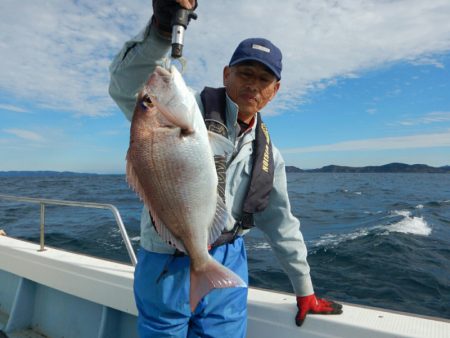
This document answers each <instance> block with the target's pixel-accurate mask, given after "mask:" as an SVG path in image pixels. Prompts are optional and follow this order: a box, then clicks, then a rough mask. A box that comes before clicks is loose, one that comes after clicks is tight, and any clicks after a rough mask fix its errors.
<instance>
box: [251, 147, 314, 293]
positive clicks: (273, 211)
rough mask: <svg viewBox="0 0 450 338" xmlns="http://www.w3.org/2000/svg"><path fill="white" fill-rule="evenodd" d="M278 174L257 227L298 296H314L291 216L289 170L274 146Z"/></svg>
mask: <svg viewBox="0 0 450 338" xmlns="http://www.w3.org/2000/svg"><path fill="white" fill-rule="evenodd" d="M273 154H274V162H275V174H274V183H273V189H272V192H271V193H270V199H269V205H268V206H267V208H266V209H265V210H264V211H262V212H261V213H257V214H255V215H254V217H255V224H256V226H257V227H258V228H259V229H260V230H261V231H262V232H263V233H264V234H265V237H266V240H267V241H268V242H269V244H270V246H271V247H272V249H273V251H274V252H275V255H276V257H277V258H278V260H279V262H280V263H281V266H282V267H283V269H284V271H285V272H286V273H287V274H288V276H289V279H290V280H291V283H292V286H293V288H294V291H295V294H296V295H297V296H307V295H310V294H313V293H314V289H313V285H312V281H311V277H310V274H309V271H310V269H309V265H308V262H307V260H306V256H307V250H306V245H305V242H304V240H303V235H302V233H301V232H300V221H299V220H298V219H297V218H296V217H295V216H294V215H293V214H292V212H291V206H290V203H289V197H288V192H287V182H286V171H285V164H284V160H283V158H282V157H281V154H280V152H279V151H278V150H277V149H276V148H275V147H273Z"/></svg>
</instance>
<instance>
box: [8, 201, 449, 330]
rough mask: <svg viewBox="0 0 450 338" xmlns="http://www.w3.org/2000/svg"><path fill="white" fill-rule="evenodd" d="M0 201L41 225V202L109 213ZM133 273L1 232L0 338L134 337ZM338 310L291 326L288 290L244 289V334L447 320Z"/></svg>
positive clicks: (426, 326) (427, 325) (440, 325)
mask: <svg viewBox="0 0 450 338" xmlns="http://www.w3.org/2000/svg"><path fill="white" fill-rule="evenodd" d="M0 199H9V200H20V201H23V202H31V203H40V204H41V226H42V229H43V228H44V212H45V205H48V204H60V205H61V204H68V203H69V204H70V205H79V204H83V205H84V206H88V207H94V208H106V209H111V210H112V211H113V213H115V212H114V209H115V208H114V207H113V206H111V205H104V204H103V205H102V204H94V203H80V202H68V201H55V200H44V199H30V198H16V197H13V196H7V195H0ZM80 206H81V205H80ZM116 210H117V209H116ZM115 218H116V221H117V223H118V224H119V227H121V226H123V223H122V221H121V218H120V215H119V214H118V212H117V214H115ZM121 231H122V234H123V235H124V240H125V244H126V245H130V244H129V240H128V237H127V236H126V232H125V228H123V229H121ZM43 238H44V237H43V236H41V239H42V240H43ZM127 240H128V244H127ZM130 248H131V245H130V247H129V254H130V257H131V260H132V261H133V260H134V259H135V257H134V253H133V251H132V249H131V251H130ZM134 262H135V260H134ZM133 271H134V267H133V264H123V263H118V262H114V261H109V260H105V259H99V258H95V257H90V256H86V255H81V254H78V253H73V252H68V251H64V250H60V249H55V248H51V247H45V246H44V243H43V241H42V242H41V244H39V245H38V244H35V243H30V242H27V241H23V240H19V239H15V238H11V237H8V236H0V337H2V335H5V336H7V337H9V338H22V337H27V338H42V337H50V338H56V337H64V338H91V337H92V338H94V337H95V338H116V337H117V338H121V337H126V338H133V337H138V334H137V330H136V319H137V309H136V306H135V304H134V297H133ZM343 310H344V313H343V314H342V315H339V316H324V315H309V316H308V317H307V319H306V321H305V323H304V325H303V326H302V327H301V328H298V327H297V326H296V325H295V323H294V314H295V312H296V306H295V297H294V295H291V294H285V293H281V292H274V291H269V290H262V289H256V288H249V297H248V335H247V336H248V337H258V338H266V337H267V338H273V337H277V338H283V337H306V338H308V337H314V338H318V337H322V338H324V337H346V338H352V337H358V338H359V337H361V338H366V337H367V338H370V337H373V338H375V337H376V338H378V337H380V338H383V337H389V338H393V337H424V338H449V337H450V321H449V320H446V319H441V318H431V317H423V316H417V315H413V314H408V313H400V312H393V311H389V310H385V309H380V308H369V307H363V306H358V305H353V304H345V303H344V309H343Z"/></svg>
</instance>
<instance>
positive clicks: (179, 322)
mask: <svg viewBox="0 0 450 338" xmlns="http://www.w3.org/2000/svg"><path fill="white" fill-rule="evenodd" d="M210 253H211V255H212V256H213V257H214V259H216V260H217V261H218V262H220V263H222V264H223V265H224V266H226V267H228V268H229V269H230V270H232V271H234V272H235V273H236V274H238V275H239V276H240V277H241V278H242V280H244V281H245V282H246V283H248V269H247V255H246V252H245V247H244V241H243V239H242V237H238V238H237V239H236V240H235V241H234V242H233V243H230V244H225V245H221V246H219V247H217V248H214V249H213V250H211V251H210ZM189 261H190V259H189V257H188V256H181V257H179V256H173V255H168V254H160V253H154V252H150V251H147V250H145V249H143V248H141V249H140V250H139V253H138V264H137V266H136V270H135V278H134V290H135V300H136V306H137V308H138V311H139V316H138V331H139V336H140V337H141V338H150V337H158V338H163V337H182V338H184V337H189V338H190V337H215V338H218V337H233V338H239V337H242V338H243V337H245V334H246V329H247V291H248V290H247V288H226V289H214V290H212V291H211V292H210V293H208V294H207V295H206V296H205V297H204V298H203V299H202V300H201V301H200V303H199V304H198V306H197V308H196V309H195V311H194V312H192V313H191V310H190V306H189V284H190V277H189Z"/></svg>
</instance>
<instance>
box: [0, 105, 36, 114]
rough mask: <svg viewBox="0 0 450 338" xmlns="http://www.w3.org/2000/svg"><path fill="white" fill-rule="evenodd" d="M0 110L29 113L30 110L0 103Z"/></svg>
mask: <svg viewBox="0 0 450 338" xmlns="http://www.w3.org/2000/svg"><path fill="white" fill-rule="evenodd" d="M0 110H7V111H11V112H15V113H29V112H30V111H29V110H27V109H24V108H22V107H18V106H14V105H11V104H1V103H0Z"/></svg>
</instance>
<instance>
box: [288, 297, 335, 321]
mask: <svg viewBox="0 0 450 338" xmlns="http://www.w3.org/2000/svg"><path fill="white" fill-rule="evenodd" d="M297 307H298V312H297V315H296V316H295V324H297V326H302V324H303V322H304V320H305V318H306V314H307V313H315V314H322V315H339V314H341V313H342V305H341V304H339V303H335V302H333V301H328V300H325V299H323V298H316V296H315V295H314V294H312V295H309V296H304V297H297Z"/></svg>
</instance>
